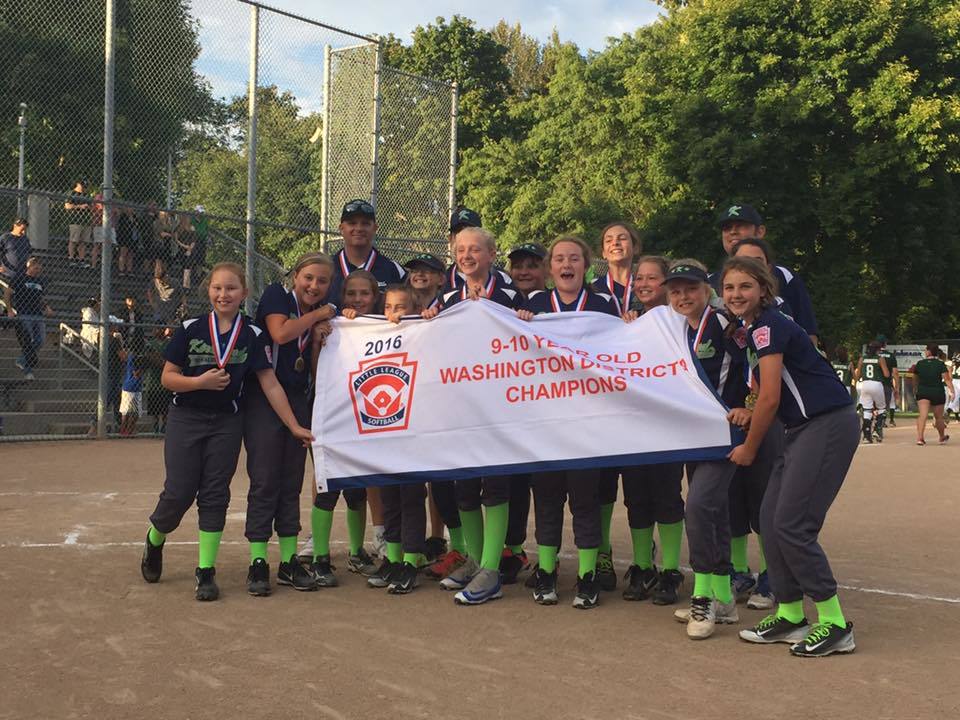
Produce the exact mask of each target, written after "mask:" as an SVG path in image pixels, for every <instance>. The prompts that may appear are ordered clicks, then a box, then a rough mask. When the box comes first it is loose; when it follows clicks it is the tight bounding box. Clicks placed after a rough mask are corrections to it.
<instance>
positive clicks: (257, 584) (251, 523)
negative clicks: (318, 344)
mask: <svg viewBox="0 0 960 720" xmlns="http://www.w3.org/2000/svg"><path fill="white" fill-rule="evenodd" d="M332 277H333V263H332V262H331V260H330V258H329V257H327V256H326V255H323V254H321V253H307V254H305V255H301V256H300V258H299V259H298V260H297V262H296V264H295V265H294V267H293V270H292V272H291V284H292V287H291V289H290V290H287V289H286V288H285V287H284V286H283V285H281V284H280V283H273V284H272V285H268V286H267V287H266V288H265V289H264V291H263V295H262V296H261V297H260V303H259V304H258V306H257V316H256V323H257V326H258V327H261V328H263V329H264V331H265V332H264V337H265V342H266V344H267V347H268V351H269V356H270V359H271V363H272V365H273V368H274V372H275V373H276V378H277V381H278V382H279V383H280V387H282V388H283V391H284V392H285V393H286V396H287V401H288V402H289V404H290V407H291V408H293V412H294V414H295V415H296V417H297V421H298V422H299V423H300V424H301V425H303V426H304V427H310V424H311V420H312V417H311V415H312V413H313V402H312V400H313V382H312V378H311V373H312V369H313V366H314V364H315V362H316V358H315V356H314V354H313V337H312V336H313V332H314V328H316V327H317V326H318V325H319V324H320V323H324V322H326V321H328V320H330V319H331V318H333V316H334V315H335V314H336V312H337V309H336V306H335V305H328V304H324V302H323V301H324V299H325V298H326V297H327V291H328V290H329V288H330V281H331V279H332ZM243 425H244V427H243V442H244V446H245V447H246V450H247V475H248V476H249V477H250V490H249V492H248V493H247V527H246V533H245V535H246V538H247V540H248V541H249V543H250V570H249V572H248V573H247V592H249V593H250V594H251V595H255V596H266V595H269V594H270V592H271V588H270V566H269V564H268V563H267V543H268V542H269V540H270V536H271V535H272V534H273V532H274V530H276V533H277V539H278V542H279V544H280V567H279V570H278V571H277V582H278V583H279V584H280V585H288V586H290V587H292V588H294V589H295V590H316V589H317V582H316V580H315V578H314V577H313V575H312V574H311V573H310V571H308V570H307V568H305V567H303V566H302V565H301V564H300V561H299V559H298V558H297V535H298V534H299V533H300V493H301V491H302V489H303V466H304V463H305V462H306V459H307V450H306V448H305V447H303V446H302V445H301V444H300V443H297V442H296V441H295V440H294V439H292V438H290V437H289V434H288V433H287V432H286V430H285V429H284V427H283V424H282V423H281V422H280V419H279V418H278V417H277V415H276V413H274V411H273V410H272V409H271V407H270V404H269V402H268V401H267V398H266V397H265V395H264V394H263V392H262V390H261V388H260V386H259V385H258V384H257V383H251V384H250V390H249V392H248V394H247V405H246V414H245V416H244V424H243ZM327 561H328V562H329V558H327Z"/></svg>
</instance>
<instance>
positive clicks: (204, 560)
mask: <svg viewBox="0 0 960 720" xmlns="http://www.w3.org/2000/svg"><path fill="white" fill-rule="evenodd" d="M222 535H223V530H221V531H220V532H207V531H206V530H201V531H200V562H199V563H197V565H198V567H202V568H212V567H214V566H215V565H216V564H217V550H219V549H220V537H221V536H222ZM837 607H839V605H838V606H837Z"/></svg>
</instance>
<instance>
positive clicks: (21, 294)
mask: <svg viewBox="0 0 960 720" xmlns="http://www.w3.org/2000/svg"><path fill="white" fill-rule="evenodd" d="M10 289H11V292H12V293H13V298H12V302H13V307H14V309H15V310H16V311H17V313H18V314H20V315H43V311H44V310H46V309H47V301H46V299H45V297H44V281H43V278H42V277H39V276H38V277H31V276H30V275H27V274H26V273H21V274H20V275H17V276H16V277H14V278H13V280H12V281H11V282H10Z"/></svg>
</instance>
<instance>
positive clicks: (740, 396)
mask: <svg viewBox="0 0 960 720" xmlns="http://www.w3.org/2000/svg"><path fill="white" fill-rule="evenodd" d="M729 325H730V320H728V319H727V318H726V317H724V316H723V315H722V314H720V313H718V312H717V311H716V310H714V309H713V308H711V307H709V306H708V307H707V309H706V310H705V311H704V314H703V317H702V318H701V319H700V324H699V326H698V327H696V328H694V327H690V325H689V323H688V324H687V342H688V343H690V352H691V354H692V355H693V356H694V357H696V358H697V360H699V362H700V367H702V368H703V374H704V375H706V379H707V380H708V381H709V383H710V385H711V386H712V387H713V389H714V390H716V391H717V395H719V396H720V399H721V400H723V402H724V403H726V405H727V407H730V408H736V407H743V406H744V401H745V400H746V397H747V392H748V390H749V388H748V387H747V377H746V365H747V353H746V344H745V343H744V344H743V347H741V346H740V345H739V344H738V343H737V342H736V341H735V339H734V338H732V337H728V336H727V334H726V329H727V327H728V326H729ZM741 342H742V340H741Z"/></svg>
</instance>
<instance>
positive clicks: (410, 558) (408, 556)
mask: <svg viewBox="0 0 960 720" xmlns="http://www.w3.org/2000/svg"><path fill="white" fill-rule="evenodd" d="M403 561H404V562H405V563H408V564H409V565H413V566H414V567H420V553H408V552H405V553H404V554H403Z"/></svg>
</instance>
